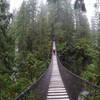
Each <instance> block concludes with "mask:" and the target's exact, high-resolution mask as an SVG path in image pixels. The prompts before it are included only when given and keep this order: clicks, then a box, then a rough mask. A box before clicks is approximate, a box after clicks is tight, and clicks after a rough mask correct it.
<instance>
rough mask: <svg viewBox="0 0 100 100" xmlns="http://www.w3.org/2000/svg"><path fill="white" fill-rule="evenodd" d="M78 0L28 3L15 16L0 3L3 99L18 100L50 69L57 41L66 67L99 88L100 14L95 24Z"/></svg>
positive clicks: (6, 4)
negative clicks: (53, 42)
mask: <svg viewBox="0 0 100 100" xmlns="http://www.w3.org/2000/svg"><path fill="white" fill-rule="evenodd" d="M77 1H78V0H76V2H75V5H74V6H73V5H72V4H71V0H47V3H46V4H44V3H43V2H40V4H39V3H38V0H27V1H25V0H24V1H23V3H22V5H21V7H20V9H19V10H18V11H15V12H13V13H10V11H9V7H10V4H9V1H8V0H0V100H13V99H14V98H15V97H16V96H18V95H19V94H20V93H21V92H23V91H24V90H25V89H26V88H27V87H28V86H30V85H31V84H32V83H34V82H36V81H37V80H38V78H39V77H40V76H41V75H42V74H43V73H44V72H45V71H46V70H47V69H48V65H49V63H50V61H51V52H52V41H53V39H55V40H56V44H57V52H58V56H59V58H60V60H61V62H62V64H63V65H64V66H65V67H66V68H67V69H69V70H70V71H71V72H73V73H75V74H76V75H78V76H80V77H82V78H83V79H85V80H88V81H89V82H91V83H93V84H94V85H97V86H100V12H98V15H99V18H98V19H95V18H97V12H95V15H94V18H92V21H91V23H92V24H91V26H90V24H89V22H88V19H87V16H86V14H85V13H86V8H85V7H84V5H85V4H84V5H83V6H80V5H79V4H78V3H77ZM95 9H97V5H95ZM92 97H93V96H90V97H89V98H88V99H86V100H94V99H92ZM99 99H100V95H99V96H98V97H96V98H95V100H99Z"/></svg>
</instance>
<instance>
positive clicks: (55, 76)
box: [14, 41, 100, 100]
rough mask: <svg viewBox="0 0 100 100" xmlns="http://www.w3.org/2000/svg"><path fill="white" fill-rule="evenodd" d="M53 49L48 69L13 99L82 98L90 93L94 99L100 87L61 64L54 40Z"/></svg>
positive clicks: (66, 99)
mask: <svg viewBox="0 0 100 100" xmlns="http://www.w3.org/2000/svg"><path fill="white" fill-rule="evenodd" d="M53 50H55V52H52V58H51V63H50V65H49V67H48V70H47V71H46V72H45V73H44V74H43V75H42V76H41V77H40V79H39V80H38V81H37V82H36V83H34V84H32V86H30V87H28V88H27V89H26V90H25V91H24V92H22V93H21V94H20V95H19V96H17V97H16V98H15V99H14V100H83V96H87V95H88V96H89V95H91V94H92V95H94V100H95V96H98V95H100V87H98V86H95V85H93V84H92V83H89V82H88V81H86V80H84V79H82V78H80V77H79V76H77V75H75V74H74V73H72V72H70V71H69V70H68V69H66V68H65V67H64V66H63V65H62V64H61V62H60V60H59V58H58V56H57V51H56V44H55V41H54V42H53ZM89 90H91V91H89ZM82 95H83V96H82Z"/></svg>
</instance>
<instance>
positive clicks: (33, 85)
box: [14, 60, 52, 100]
mask: <svg viewBox="0 0 100 100" xmlns="http://www.w3.org/2000/svg"><path fill="white" fill-rule="evenodd" d="M51 61H52V60H51ZM51 64H52V62H51V63H50V64H49V67H50V66H51ZM49 67H48V69H47V70H46V71H45V72H44V73H43V74H42V75H41V76H40V78H39V79H38V80H37V81H36V82H35V83H33V84H32V85H31V86H29V87H28V88H27V89H26V90H25V91H24V92H22V93H21V94H20V95H19V96H17V97H16V98H15V99H14V100H19V98H21V97H23V96H25V94H27V93H28V92H29V91H30V90H31V89H33V88H34V87H35V86H36V85H37V84H38V83H39V82H40V80H41V79H42V78H43V77H44V76H45V75H46V73H47V72H48V70H49Z"/></svg>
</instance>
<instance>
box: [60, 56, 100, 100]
mask: <svg viewBox="0 0 100 100" xmlns="http://www.w3.org/2000/svg"><path fill="white" fill-rule="evenodd" d="M58 65H59V70H60V73H61V76H62V79H63V82H64V85H65V88H66V90H67V91H68V94H69V96H70V98H71V100H100V86H96V85H94V84H92V83H90V82H89V81H87V80H84V79H83V78H81V77H79V76H78V75H76V74H74V73H72V72H71V71H69V70H68V69H67V68H65V67H64V66H63V65H62V64H61V62H60V60H59V58H58ZM69 67H70V66H69Z"/></svg>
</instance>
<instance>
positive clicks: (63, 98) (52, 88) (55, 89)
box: [47, 42, 70, 100]
mask: <svg viewBox="0 0 100 100" xmlns="http://www.w3.org/2000/svg"><path fill="white" fill-rule="evenodd" d="M53 49H55V50H56V46H55V42H54V43H53ZM52 57H53V58H52V60H53V65H52V66H53V68H52V74H51V78H50V84H49V88H48V95H47V100H70V99H69V96H68V94H67V91H66V89H65V87H64V83H63V81H62V78H61V74H60V72H59V68H58V62H57V56H56V54H53V55H52Z"/></svg>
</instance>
